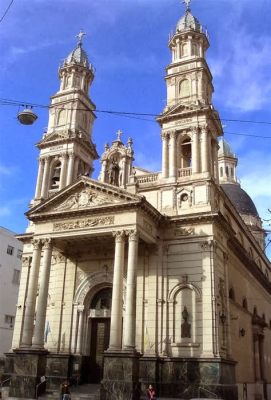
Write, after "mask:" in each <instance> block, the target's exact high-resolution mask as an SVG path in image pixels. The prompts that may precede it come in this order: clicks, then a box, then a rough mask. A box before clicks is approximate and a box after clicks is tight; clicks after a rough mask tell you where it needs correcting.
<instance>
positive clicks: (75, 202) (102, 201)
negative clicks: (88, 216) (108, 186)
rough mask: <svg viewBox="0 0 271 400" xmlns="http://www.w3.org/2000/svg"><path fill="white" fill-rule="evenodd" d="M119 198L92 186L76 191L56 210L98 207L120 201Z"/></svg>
mask: <svg viewBox="0 0 271 400" xmlns="http://www.w3.org/2000/svg"><path fill="white" fill-rule="evenodd" d="M120 201H121V200H120V199H119V198H114V197H113V196H110V195H108V194H104V193H98V192H96V191H95V190H93V189H92V188H85V189H84V190H82V191H81V192H80V193H74V194H72V195H71V196H69V197H68V198H67V199H66V200H65V201H64V202H63V203H61V204H59V205H58V206H56V207H55V210H56V211H62V210H79V209H81V208H89V207H96V206H100V205H106V204H116V203H120Z"/></svg>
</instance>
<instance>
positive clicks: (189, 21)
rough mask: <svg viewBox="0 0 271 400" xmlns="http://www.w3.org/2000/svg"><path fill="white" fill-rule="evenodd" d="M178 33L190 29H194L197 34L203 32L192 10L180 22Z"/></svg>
mask: <svg viewBox="0 0 271 400" xmlns="http://www.w3.org/2000/svg"><path fill="white" fill-rule="evenodd" d="M176 29H177V31H186V30H188V29H192V30H194V31H197V32H201V31H202V26H201V25H200V23H199V21H198V20H197V18H196V17H194V15H192V13H191V11H190V9H188V10H187V11H186V13H185V15H184V16H183V17H182V18H181V19H180V20H179V21H178V23H177V27H176Z"/></svg>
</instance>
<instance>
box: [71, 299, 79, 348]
mask: <svg viewBox="0 0 271 400" xmlns="http://www.w3.org/2000/svg"><path fill="white" fill-rule="evenodd" d="M77 307H78V306H77V304H74V305H73V323H72V345H71V351H72V353H76V345H77V328H78V310H77Z"/></svg>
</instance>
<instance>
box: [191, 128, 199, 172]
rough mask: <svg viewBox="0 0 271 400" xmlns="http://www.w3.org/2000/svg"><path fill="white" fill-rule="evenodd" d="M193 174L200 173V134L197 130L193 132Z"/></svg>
mask: <svg viewBox="0 0 271 400" xmlns="http://www.w3.org/2000/svg"><path fill="white" fill-rule="evenodd" d="M192 173H193V174H197V173H199V134H198V129H197V128H194V129H193V131H192Z"/></svg>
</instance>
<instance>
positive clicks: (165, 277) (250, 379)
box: [8, 1, 271, 400]
mask: <svg viewBox="0 0 271 400" xmlns="http://www.w3.org/2000/svg"><path fill="white" fill-rule="evenodd" d="M186 3H187V7H186V10H185V14H184V16H183V17H182V18H180V20H179V21H178V23H177V26H176V29H175V32H174V34H173V35H172V37H170V40H169V49H170V51H171V54H172V58H171V61H170V63H169V65H168V66H167V67H166V76H165V81H166V87H167V104H166V107H165V108H164V110H163V111H162V112H161V114H160V115H159V116H158V118H157V122H158V124H159V125H160V128H161V147H162V157H161V172H151V171H146V170H143V169H142V168H140V167H136V166H134V158H136V155H135V154H134V150H133V141H132V139H131V138H127V142H126V143H124V141H123V139H122V134H121V132H118V133H117V136H116V140H115V141H113V143H112V144H111V145H109V144H106V145H105V150H104V153H103V154H102V156H101V171H100V175H99V179H98V180H95V179H92V178H91V173H92V165H93V161H94V160H95V159H97V158H98V154H97V152H96V148H95V145H94V144H93V123H94V120H95V105H94V103H93V102H92V100H91V99H90V98H89V94H88V92H89V87H90V85H91V84H92V81H93V78H94V68H93V67H92V65H91V63H90V62H89V60H88V56H87V54H86V52H85V51H84V49H83V45H82V34H80V35H79V38H78V39H79V40H78V44H77V46H76V48H75V49H74V50H73V51H72V52H71V53H70V54H69V55H68V57H67V58H66V59H65V61H64V63H63V64H62V66H61V67H60V69H59V79H60V87H59V90H58V92H57V93H56V94H55V95H54V96H53V97H52V102H51V106H50V110H49V123H48V129H47V132H46V133H45V134H44V135H43V137H42V138H41V140H40V142H39V143H38V145H37V147H38V149H39V151H40V156H39V168H38V178H37V184H36V191H35V197H34V199H33V201H32V207H31V209H30V210H29V211H28V212H27V217H28V219H29V221H30V224H29V228H28V229H27V232H26V233H25V234H22V235H20V239H21V240H22V242H23V243H24V250H23V268H22V279H21V285H20V292H19V300H18V306H17V315H16V324H15V331H14V336H13V344H12V351H11V352H10V353H9V355H8V365H9V368H10V372H11V376H12V381H11V389H10V396H12V397H25V398H31V397H34V396H35V387H36V384H37V382H39V379H40V377H41V376H43V375H46V377H47V386H48V387H50V388H53V387H58V385H59V383H60V382H61V381H63V380H64V379H66V378H69V379H70V380H79V381H80V382H82V383H84V382H86V383H91V382H93V383H94V382H96V383H97V382H98V383H101V399H108V400H109V399H110V400H111V399H112V400H113V399H118V400H121V399H123V400H124V399H128V398H129V399H130V398H131V399H135V400H136V399H138V398H139V396H140V392H141V391H144V390H145V388H146V386H147V385H149V384H150V383H152V384H154V385H155V387H156V388H157V390H158V394H159V396H160V397H172V398H186V399H189V398H191V397H213V398H216V397H221V398H223V399H225V400H226V399H227V400H237V399H249V400H252V399H267V398H269V399H270V398H271V397H270V396H271V356H270V354H271V281H270V279H271V269H270V263H269V260H268V259H267V257H266V255H265V252H264V240H265V233H264V230H263V228H262V224H261V220H260V218H259V215H258V212H257V210H256V207H255V205H254V204H253V201H252V200H251V198H250V197H249V196H248V194H247V193H246V192H245V191H244V190H243V189H242V188H241V187H240V185H239V183H238V180H237V177H236V166H237V157H236V156H235V155H234V154H233V152H232V150H231V149H230V146H229V145H228V143H226V142H225V141H224V140H223V139H221V137H223V129H222V125H221V121H220V118H219V113H218V111H216V109H215V108H214V105H213V103H212V94H213V90H214V88H213V83H212V75H211V72H210V69H209V67H208V64H207V62H206V58H205V55H206V52H207V50H208V47H209V39H208V36H207V34H206V32H205V31H204V29H203V27H202V25H201V24H200V22H199V21H198V20H197V19H196V18H195V17H194V16H193V14H192V12H191V9H190V7H189V1H187V2H186ZM161 84H162V82H161Z"/></svg>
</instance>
